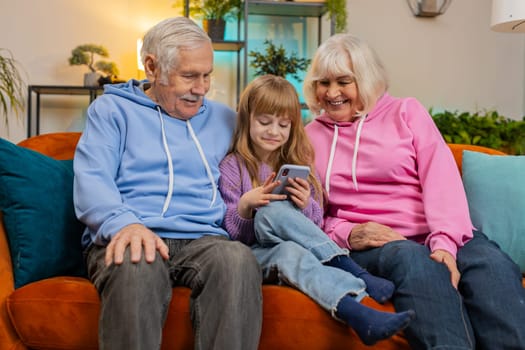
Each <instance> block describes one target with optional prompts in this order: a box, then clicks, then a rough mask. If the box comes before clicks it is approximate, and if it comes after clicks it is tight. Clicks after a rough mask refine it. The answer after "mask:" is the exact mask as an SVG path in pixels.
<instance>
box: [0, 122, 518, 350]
mask: <svg viewBox="0 0 525 350" xmlns="http://www.w3.org/2000/svg"><path fill="white" fill-rule="evenodd" d="M79 137H80V133H73V132H65V133H53V134H46V135H40V136H35V137H32V138H29V139H27V140H24V141H22V142H20V143H19V145H20V146H23V147H27V148H30V149H33V150H36V151H39V152H41V153H43V154H46V155H48V156H51V157H53V158H55V159H71V158H72V156H73V152H74V149H75V145H76V143H77V141H78V138H79ZM450 147H451V149H452V151H453V153H454V156H455V158H456V161H457V162H458V164H459V165H461V157H462V154H461V152H462V150H463V149H470V150H475V151H481V152H486V153H493V154H501V153H500V152H498V151H494V150H490V149H486V148H479V147H475V146H464V145H450ZM1 219H2V217H1V213H0V349H2V350H22V349H97V328H98V326H97V325H98V316H99V306H100V304H99V297H98V294H97V291H96V290H95V288H94V287H93V285H92V284H91V283H90V282H89V281H88V280H87V279H85V278H81V277H68V276H60V277H52V278H48V279H44V280H40V281H36V282H32V283H29V284H26V285H24V286H22V287H20V288H18V289H15V288H14V277H13V267H12V265H11V258H10V250H9V245H8V241H7V238H6V232H5V227H4V225H3V222H2V221H1ZM35 224H36V223H35ZM35 226H37V225H35ZM524 285H525V281H524ZM189 295H190V290H189V289H187V288H182V287H177V288H174V291H173V299H172V301H171V304H170V309H169V314H168V318H167V320H166V324H165V327H164V334H163V344H162V349H166V350H167V349H170V350H176V349H193V331H192V327H191V322H190V317H189ZM263 305H264V316H263V317H264V318H263V329H262V336H261V342H260V347H259V348H260V349H309V350H317V349H319V350H322V349H326V350H338V349H345V350H347V349H354V350H356V349H357V350H359V349H361V350H365V349H371V348H372V349H382V350H405V349H406V350H408V349H410V348H409V346H408V344H407V342H406V340H405V338H404V337H403V335H402V334H398V335H395V336H393V337H392V338H390V339H388V340H384V341H381V342H378V343H377V344H376V345H374V346H373V347H367V346H365V345H363V344H362V343H361V342H360V341H359V339H358V338H357V336H356V335H355V333H354V332H353V331H352V330H351V329H349V328H348V327H345V326H344V325H343V324H341V323H339V322H337V321H335V320H334V319H333V318H332V317H330V316H329V314H328V313H327V312H325V311H324V310H323V309H321V308H320V307H319V306H318V305H317V304H316V303H314V302H313V301H312V300H311V299H309V298H308V297H306V296H305V295H303V294H302V293H300V292H298V291H296V290H294V289H291V288H288V287H284V286H274V285H264V286H263ZM370 305H372V306H374V307H376V308H380V309H382V310H388V311H392V312H393V311H394V309H393V307H392V305H391V304H390V303H387V304H385V305H379V304H376V303H373V302H372V303H371V304H370Z"/></svg>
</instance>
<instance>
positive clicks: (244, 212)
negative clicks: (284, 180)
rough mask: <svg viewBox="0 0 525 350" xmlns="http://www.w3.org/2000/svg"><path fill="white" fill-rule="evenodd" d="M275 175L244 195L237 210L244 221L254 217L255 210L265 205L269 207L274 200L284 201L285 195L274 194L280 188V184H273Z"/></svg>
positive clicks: (276, 182)
mask: <svg viewBox="0 0 525 350" xmlns="http://www.w3.org/2000/svg"><path fill="white" fill-rule="evenodd" d="M274 178H275V173H272V174H271V175H270V176H268V178H267V179H266V180H265V181H264V183H263V184H262V185H261V186H258V187H255V188H253V189H251V190H250V191H248V192H246V193H244V194H243V195H242V196H241V198H240V199H239V203H238V204H237V210H238V211H239V215H240V216H241V217H242V218H244V219H251V218H252V217H253V210H254V209H256V208H259V207H261V206H263V205H267V204H268V203H270V201H272V200H284V199H286V195H285V194H272V191H273V190H274V188H276V187H277V186H279V182H278V181H275V182H273V179H274Z"/></svg>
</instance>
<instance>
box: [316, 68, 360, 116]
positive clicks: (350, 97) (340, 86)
mask: <svg viewBox="0 0 525 350" xmlns="http://www.w3.org/2000/svg"><path fill="white" fill-rule="evenodd" d="M315 94H316V97H317V100H318V101H319V103H320V105H321V108H322V109H324V110H325V111H326V113H328V115H329V116H330V118H332V119H333V120H335V121H338V122H343V121H351V120H353V119H354V117H355V115H356V114H357V111H359V110H361V109H362V108H363V107H362V105H361V103H360V102H359V90H358V88H357V84H356V82H355V79H354V77H353V76H350V75H348V76H339V77H326V78H322V79H319V80H318V81H317V82H316V87H315Z"/></svg>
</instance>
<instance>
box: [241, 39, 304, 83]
mask: <svg viewBox="0 0 525 350" xmlns="http://www.w3.org/2000/svg"><path fill="white" fill-rule="evenodd" d="M264 45H265V50H264V53H262V52H258V51H250V52H249V53H248V56H250V57H253V60H252V61H251V62H250V66H251V67H253V68H255V75H256V76H258V75H264V74H274V75H278V76H281V77H286V75H290V76H292V77H293V78H294V79H296V80H297V81H302V79H301V77H300V76H299V72H301V71H304V70H306V68H307V67H308V65H309V64H310V62H311V60H310V59H307V58H299V57H298V56H297V54H296V53H295V52H292V53H291V54H288V53H287V52H286V50H285V48H284V47H283V46H282V45H280V46H279V47H277V46H276V45H275V44H274V43H273V42H272V41H271V40H269V39H266V40H265V41H264Z"/></svg>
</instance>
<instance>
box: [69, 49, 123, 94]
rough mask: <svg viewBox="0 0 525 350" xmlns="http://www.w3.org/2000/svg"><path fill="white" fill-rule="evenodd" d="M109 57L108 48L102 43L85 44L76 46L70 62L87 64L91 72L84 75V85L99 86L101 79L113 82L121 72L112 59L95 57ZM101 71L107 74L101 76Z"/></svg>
mask: <svg viewBox="0 0 525 350" xmlns="http://www.w3.org/2000/svg"><path fill="white" fill-rule="evenodd" d="M96 56H100V57H109V52H108V50H107V49H106V48H105V47H104V46H102V45H95V44H84V45H79V46H77V47H75V48H74V49H73V50H72V51H71V57H70V58H69V64H70V65H72V66H75V65H86V66H87V67H88V68H89V70H90V72H89V73H86V74H85V75H84V86H98V85H100V82H99V79H101V78H102V79H103V80H102V81H104V82H112V81H113V79H114V78H116V77H117V75H118V74H119V71H118V68H117V65H116V64H115V63H114V62H110V61H103V60H99V61H95V57H96ZM100 73H105V74H106V76H101V74H100Z"/></svg>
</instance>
